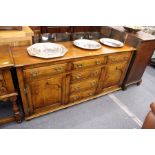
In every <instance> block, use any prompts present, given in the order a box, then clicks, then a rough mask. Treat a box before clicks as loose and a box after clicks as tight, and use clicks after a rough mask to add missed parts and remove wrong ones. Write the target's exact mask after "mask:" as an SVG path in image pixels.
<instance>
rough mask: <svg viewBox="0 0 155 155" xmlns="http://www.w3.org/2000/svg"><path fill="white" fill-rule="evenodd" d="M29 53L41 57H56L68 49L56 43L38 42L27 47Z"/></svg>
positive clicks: (62, 54)
mask: <svg viewBox="0 0 155 155" xmlns="http://www.w3.org/2000/svg"><path fill="white" fill-rule="evenodd" d="M27 51H28V53H29V55H31V56H35V57H39V58H56V57H61V56H64V55H65V54H66V52H67V51H68V49H67V48H66V47H64V46H63V45H60V44H55V43H36V44H34V45H32V46H30V47H28V48H27Z"/></svg>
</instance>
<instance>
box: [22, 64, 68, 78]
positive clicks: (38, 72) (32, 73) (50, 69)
mask: <svg viewBox="0 0 155 155" xmlns="http://www.w3.org/2000/svg"><path fill="white" fill-rule="evenodd" d="M65 71H67V63H64V64H58V65H52V66H45V67H38V68H33V69H26V70H24V71H23V72H24V77H25V79H27V80H31V79H34V78H39V77H43V76H46V75H53V74H59V73H63V72H65Z"/></svg>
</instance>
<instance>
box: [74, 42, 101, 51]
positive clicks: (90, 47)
mask: <svg viewBox="0 0 155 155" xmlns="http://www.w3.org/2000/svg"><path fill="white" fill-rule="evenodd" d="M73 44H74V45H75V46H77V47H80V48H83V49H88V50H96V49H99V48H101V47H102V46H101V44H100V43H98V42H97V41H94V40H88V39H77V40H75V41H73Z"/></svg>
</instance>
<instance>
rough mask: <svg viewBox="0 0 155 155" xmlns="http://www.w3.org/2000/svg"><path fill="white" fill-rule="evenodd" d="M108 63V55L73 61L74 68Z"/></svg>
mask: <svg viewBox="0 0 155 155" xmlns="http://www.w3.org/2000/svg"><path fill="white" fill-rule="evenodd" d="M104 64H106V57H96V58H92V59H87V60H80V61H75V62H73V69H82V68H87V67H91V66H100V65H104Z"/></svg>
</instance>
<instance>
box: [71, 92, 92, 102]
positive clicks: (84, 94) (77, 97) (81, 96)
mask: <svg viewBox="0 0 155 155" xmlns="http://www.w3.org/2000/svg"><path fill="white" fill-rule="evenodd" d="M94 94H95V89H92V90H87V91H84V92H81V93H77V94H75V95H71V96H70V98H69V101H70V102H75V101H77V100H81V99H84V98H87V97H90V96H93V95H94Z"/></svg>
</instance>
